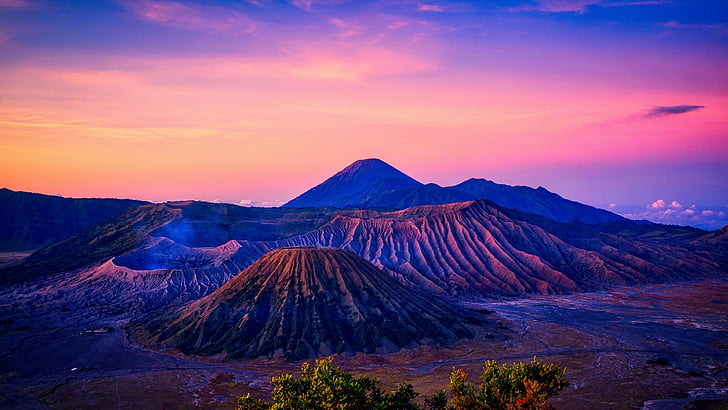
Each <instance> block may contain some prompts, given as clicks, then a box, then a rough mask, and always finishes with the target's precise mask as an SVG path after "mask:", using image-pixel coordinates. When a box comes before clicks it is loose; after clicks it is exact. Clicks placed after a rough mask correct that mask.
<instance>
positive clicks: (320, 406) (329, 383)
mask: <svg viewBox="0 0 728 410" xmlns="http://www.w3.org/2000/svg"><path fill="white" fill-rule="evenodd" d="M564 372H565V370H560V369H558V368H557V367H556V366H554V365H551V364H543V363H540V362H538V361H536V358H534V359H533V362H531V363H515V364H513V365H512V366H508V365H503V366H500V367H498V365H497V364H496V363H495V362H494V361H488V362H486V363H485V367H484V369H483V375H482V376H480V380H481V381H482V384H481V385H480V386H474V385H472V384H470V383H467V382H466V381H465V379H466V377H467V373H465V371H463V370H460V369H453V372H452V374H451V376H450V385H449V390H450V395H451V396H452V400H453V406H450V405H449V404H448V393H447V391H445V390H442V391H440V392H438V393H437V394H435V395H434V396H432V397H430V398H428V399H426V400H425V408H426V409H430V410H450V409H457V410H461V409H462V410H465V409H522V410H531V409H549V408H552V407H551V406H550V405H549V404H548V403H547V400H548V398H549V397H552V396H554V395H556V394H557V393H558V392H559V391H560V390H563V389H564V388H565V387H566V386H567V385H568V383H567V382H566V379H565V378H564ZM271 385H272V386H273V393H272V394H271V399H272V402H265V401H262V400H258V399H254V398H253V397H251V396H250V395H249V394H248V395H246V396H243V397H240V398H239V399H238V407H237V409H238V410H268V409H271V410H277V409H311V410H329V409H337V410H349V409H351V410H354V409H356V410H410V409H421V408H422V407H420V406H419V405H418V404H415V403H412V400H414V399H415V398H416V397H417V396H419V393H417V392H415V391H414V388H413V387H412V385H411V384H409V383H407V382H403V383H401V384H400V385H399V387H398V388H397V390H395V391H394V392H391V393H387V392H384V391H382V388H381V387H380V383H379V380H377V379H374V378H371V377H367V376H356V377H355V376H352V375H351V374H349V373H347V372H345V371H343V370H341V369H340V368H338V367H335V366H334V365H333V363H332V361H331V358H326V359H321V360H317V361H316V364H315V366H314V367H313V368H312V367H311V366H310V365H309V364H308V363H304V364H303V365H302V366H301V378H299V379H296V378H294V377H293V376H291V375H290V374H284V375H281V376H280V377H274V378H272V379H271Z"/></svg>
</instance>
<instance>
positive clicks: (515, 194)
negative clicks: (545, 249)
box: [448, 178, 627, 224]
mask: <svg viewBox="0 0 728 410" xmlns="http://www.w3.org/2000/svg"><path fill="white" fill-rule="evenodd" d="M448 189H452V190H455V191H459V192H463V193H466V194H468V195H471V196H473V197H474V198H477V199H487V200H489V201H493V202H495V203H496V204H498V205H500V206H503V207H506V208H512V209H517V210H519V211H523V212H529V213H532V214H536V215H541V216H545V217H547V218H550V219H553V220H554V221H559V222H572V221H576V222H583V223H587V224H599V223H603V222H611V221H626V220H627V219H625V218H624V217H621V216H619V215H617V214H615V213H612V212H609V211H605V210H604V209H599V208H595V207H593V206H589V205H585V204H582V203H580V202H576V201H571V200H568V199H564V198H562V197H561V196H559V195H557V194H555V193H553V192H550V191H548V190H547V189H545V188H542V187H539V188H536V189H534V188H531V187H527V186H511V185H504V184H497V183H495V182H492V181H488V180H487V179H479V178H471V179H469V180H467V181H465V182H461V183H460V184H458V185H455V186H451V187H448Z"/></svg>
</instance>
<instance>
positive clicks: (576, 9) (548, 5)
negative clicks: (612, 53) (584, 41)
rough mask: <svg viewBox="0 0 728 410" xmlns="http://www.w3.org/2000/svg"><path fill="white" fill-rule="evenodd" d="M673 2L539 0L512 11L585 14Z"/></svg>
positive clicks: (667, 0) (669, 0) (662, 0)
mask: <svg viewBox="0 0 728 410" xmlns="http://www.w3.org/2000/svg"><path fill="white" fill-rule="evenodd" d="M671 3H672V1H671V0H634V1H608V0H539V1H537V4H536V5H525V6H521V7H515V8H512V9H511V11H540V12H546V13H566V12H570V13H585V12H586V11H587V10H588V8H589V7H590V6H598V7H628V6H649V5H662V4H671Z"/></svg>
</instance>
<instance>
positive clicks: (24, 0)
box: [0, 0, 36, 9]
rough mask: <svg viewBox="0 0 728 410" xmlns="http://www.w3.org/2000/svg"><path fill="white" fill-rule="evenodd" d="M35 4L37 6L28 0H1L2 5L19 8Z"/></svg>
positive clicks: (0, 4)
mask: <svg viewBox="0 0 728 410" xmlns="http://www.w3.org/2000/svg"><path fill="white" fill-rule="evenodd" d="M34 6H36V4H35V3H34V2H32V1H28V0H0V7H6V8H18V9H19V8H26V7H34Z"/></svg>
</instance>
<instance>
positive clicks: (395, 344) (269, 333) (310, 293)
mask: <svg viewBox="0 0 728 410" xmlns="http://www.w3.org/2000/svg"><path fill="white" fill-rule="evenodd" d="M483 325H486V322H485V321H484V319H483V318H482V314H478V313H474V312H471V311H468V310H465V309H463V308H460V307H457V306H454V305H451V304H450V303H448V302H446V301H444V300H443V299H440V298H438V297H436V296H433V295H429V294H428V295H424V294H421V293H419V292H417V291H415V290H412V289H410V288H408V287H407V286H405V285H403V284H402V283H400V282H398V281H397V280H396V279H394V278H392V277H391V276H389V275H387V274H386V273H384V272H382V271H380V270H379V269H377V268H376V267H374V265H372V264H370V263H369V262H367V261H365V260H364V259H362V258H361V257H359V256H357V255H356V254H354V253H352V252H350V251H346V250H343V249H334V248H310V247H307V248H282V249H277V250H274V251H271V252H269V253H267V254H265V255H264V256H263V257H261V258H260V259H259V260H258V261H257V262H255V263H254V264H253V265H251V266H250V267H249V268H247V269H246V270H244V271H243V272H241V273H240V274H238V275H237V276H235V277H234V278H233V279H231V280H230V281H229V282H227V283H226V284H225V285H224V286H222V287H221V288H220V289H218V290H217V291H215V292H214V293H212V294H210V295H208V296H206V297H204V298H202V299H200V300H198V301H196V302H193V303H191V304H190V305H187V306H186V307H183V308H180V309H176V310H171V311H168V312H167V313H166V314H162V315H158V314H157V315H155V318H154V319H152V320H151V321H149V322H146V323H143V324H142V327H145V328H146V329H147V331H148V341H149V344H151V345H158V346H162V347H169V348H176V349H179V350H181V351H182V352H184V353H188V354H217V353H224V354H225V355H226V356H228V357H232V358H236V357H258V356H268V357H285V358H286V359H302V358H310V357H315V356H320V355H329V354H333V353H353V352H377V351H380V352H387V351H394V350H397V349H399V348H404V347H415V346H419V345H423V344H436V343H448V342H452V341H455V340H457V339H459V338H467V337H473V336H474V335H475V331H476V329H478V328H480V327H481V326H483Z"/></svg>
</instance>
